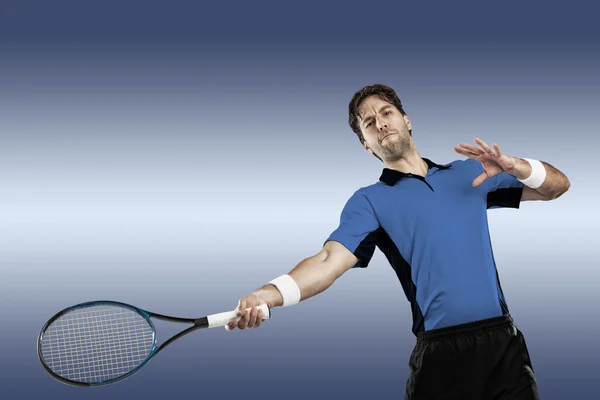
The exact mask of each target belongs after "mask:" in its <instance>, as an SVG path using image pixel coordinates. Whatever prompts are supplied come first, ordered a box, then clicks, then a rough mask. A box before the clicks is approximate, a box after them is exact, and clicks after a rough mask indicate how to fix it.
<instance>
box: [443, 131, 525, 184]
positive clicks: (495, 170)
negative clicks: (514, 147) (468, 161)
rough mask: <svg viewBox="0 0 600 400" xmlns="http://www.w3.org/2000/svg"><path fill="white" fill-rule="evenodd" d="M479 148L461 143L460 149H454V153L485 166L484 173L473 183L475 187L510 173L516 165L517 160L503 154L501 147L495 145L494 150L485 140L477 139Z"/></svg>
mask: <svg viewBox="0 0 600 400" xmlns="http://www.w3.org/2000/svg"><path fill="white" fill-rule="evenodd" d="M475 143H477V144H478V145H479V147H477V146H474V145H472V144H468V143H459V144H458V145H459V146H460V147H454V151H456V152H457V153H458V154H462V155H463V156H465V157H469V158H472V159H474V160H477V161H479V162H480V163H481V164H483V172H482V173H481V175H479V176H478V177H477V178H475V180H474V181H473V186H474V187H475V186H479V185H481V184H482V183H483V181H485V180H486V179H488V178H492V177H494V176H496V175H499V174H501V173H502V172H510V171H512V170H513V169H514V167H515V165H516V159H515V158H514V157H511V156H507V155H506V154H502V152H501V151H500V147H498V145H497V144H496V143H494V144H493V147H494V149H493V150H492V149H491V148H490V147H489V146H488V145H487V144H486V143H485V142H484V141H483V140H481V139H479V138H475Z"/></svg>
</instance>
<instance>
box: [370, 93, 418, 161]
mask: <svg viewBox="0 0 600 400" xmlns="http://www.w3.org/2000/svg"><path fill="white" fill-rule="evenodd" d="M358 115H359V116H360V130H361V132H362V134H363V138H364V139H365V140H364V142H363V146H364V147H365V149H366V150H367V151H368V152H369V153H374V154H375V155H377V156H379V158H381V159H382V160H383V161H397V160H398V159H400V158H402V157H403V156H404V155H405V154H406V153H407V152H408V151H409V150H410V147H411V142H412V139H411V137H410V132H409V131H410V129H411V125H410V121H409V120H408V117H406V116H405V115H402V113H401V112H400V111H399V110H398V109H397V108H396V107H395V106H393V105H392V104H390V103H388V102H387V101H385V100H381V99H380V98H379V97H377V96H369V97H367V98H366V99H364V100H363V102H362V103H361V104H360V106H359V107H358Z"/></svg>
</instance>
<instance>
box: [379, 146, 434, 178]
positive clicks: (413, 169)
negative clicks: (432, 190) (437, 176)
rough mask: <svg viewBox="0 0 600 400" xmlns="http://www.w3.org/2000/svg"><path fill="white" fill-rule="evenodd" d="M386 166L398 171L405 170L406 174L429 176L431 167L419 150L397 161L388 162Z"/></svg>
mask: <svg viewBox="0 0 600 400" xmlns="http://www.w3.org/2000/svg"><path fill="white" fill-rule="evenodd" d="M385 167H386V168H389V169H393V170H396V171H400V172H404V173H405V174H413V175H421V176H423V177H424V176H427V171H428V170H429V167H428V166H427V163H426V162H425V161H423V159H422V158H421V156H420V155H419V153H418V152H417V151H414V152H411V153H410V154H409V155H407V156H406V157H404V158H401V159H400V160H397V161H392V162H386V163H385Z"/></svg>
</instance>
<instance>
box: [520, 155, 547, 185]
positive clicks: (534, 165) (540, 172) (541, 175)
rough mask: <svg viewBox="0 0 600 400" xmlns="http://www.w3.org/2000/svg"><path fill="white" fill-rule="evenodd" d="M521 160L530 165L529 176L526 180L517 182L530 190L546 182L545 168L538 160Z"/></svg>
mask: <svg viewBox="0 0 600 400" xmlns="http://www.w3.org/2000/svg"><path fill="white" fill-rule="evenodd" d="M523 160H525V161H527V162H528V163H529V165H531V175H529V177H527V179H519V181H520V182H521V183H523V185H525V186H527V187H530V188H532V189H537V188H539V187H540V186H542V184H543V183H544V181H545V180H546V167H544V164H542V163H541V161H538V160H533V159H531V158H524V159H523Z"/></svg>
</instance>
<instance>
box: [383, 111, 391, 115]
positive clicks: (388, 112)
mask: <svg viewBox="0 0 600 400" xmlns="http://www.w3.org/2000/svg"><path fill="white" fill-rule="evenodd" d="M391 113H392V112H391V111H386V112H385V113H384V114H385V115H390V114H391Z"/></svg>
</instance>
